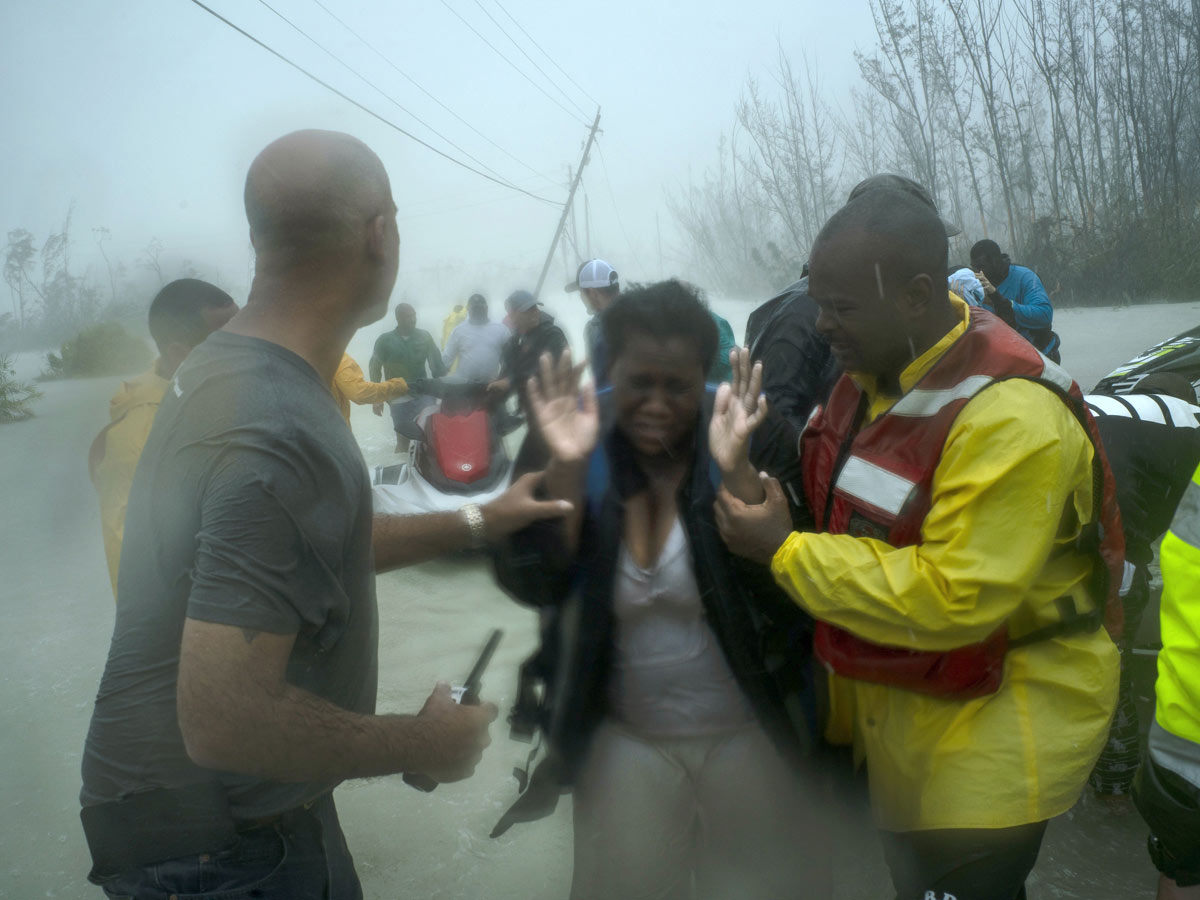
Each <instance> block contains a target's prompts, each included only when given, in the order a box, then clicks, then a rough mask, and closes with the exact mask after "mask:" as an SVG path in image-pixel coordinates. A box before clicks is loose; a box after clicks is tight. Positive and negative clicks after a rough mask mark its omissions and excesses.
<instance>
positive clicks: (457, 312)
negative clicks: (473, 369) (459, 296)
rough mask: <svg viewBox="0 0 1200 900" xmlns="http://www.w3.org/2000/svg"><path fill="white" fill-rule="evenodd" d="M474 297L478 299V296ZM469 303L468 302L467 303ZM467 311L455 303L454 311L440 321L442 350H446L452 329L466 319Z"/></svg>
mask: <svg viewBox="0 0 1200 900" xmlns="http://www.w3.org/2000/svg"><path fill="white" fill-rule="evenodd" d="M474 296H476V297H478V296H479V295H478V294H475V295H474ZM467 302H468V303H470V301H469V300H468V301H467ZM468 314H469V313H468V311H467V310H466V309H464V308H463V305H462V304H461V303H455V304H454V309H452V310H451V311H450V315H448V316H446V318H445V319H443V320H442V349H443V350H445V349H446V344H447V343H448V342H449V340H450V335H452V334H453V333H454V329H455V328H457V327H458V326H459V325H461V324H462V323H463V322H464V321H465V320H466V318H467V315H468Z"/></svg>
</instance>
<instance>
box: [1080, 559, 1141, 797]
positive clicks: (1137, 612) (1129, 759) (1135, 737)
mask: <svg viewBox="0 0 1200 900" xmlns="http://www.w3.org/2000/svg"><path fill="white" fill-rule="evenodd" d="M1149 601H1150V572H1149V570H1148V569H1147V568H1146V566H1138V567H1137V569H1136V570H1135V571H1134V573H1133V584H1132V585H1131V586H1130V588H1129V593H1127V594H1126V595H1125V596H1124V597H1122V598H1121V605H1122V606H1123V608H1124V611H1125V627H1124V630H1123V631H1122V633H1121V639H1120V640H1119V641H1117V649H1119V650H1120V651H1121V681H1120V690H1119V693H1118V695H1117V711H1116V713H1115V714H1114V715H1113V721H1112V726H1111V727H1110V728H1109V731H1108V740H1106V741H1105V742H1104V749H1103V750H1101V751H1100V758H1099V759H1098V760H1097V761H1096V768H1095V769H1093V770H1092V774H1091V777H1090V778H1089V779H1088V784H1089V785H1091V787H1092V790H1094V791H1095V792H1096V793H1098V794H1128V793H1129V790H1130V787H1131V786H1132V785H1133V775H1134V773H1135V772H1137V767H1138V755H1139V748H1140V746H1141V738H1140V735H1139V731H1138V712H1137V697H1136V696H1135V695H1134V688H1133V644H1134V638H1135V637H1136V636H1137V632H1138V628H1139V627H1140V626H1141V624H1142V614H1143V613H1144V612H1145V611H1146V604H1147V603H1148V602H1149Z"/></svg>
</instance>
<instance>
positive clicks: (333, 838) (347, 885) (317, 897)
mask: <svg viewBox="0 0 1200 900" xmlns="http://www.w3.org/2000/svg"><path fill="white" fill-rule="evenodd" d="M94 880H96V881H97V882H98V883H99V884H100V885H101V887H103V888H104V892H105V894H107V895H108V896H109V897H110V898H113V900H169V898H173V897H176V896H178V897H185V896H186V897H188V898H195V900H202V898H206V897H212V898H214V900H215V898H220V900H242V898H247V900H248V898H251V897H255V898H260V900H362V895H363V894H362V887H361V886H360V885H359V882H358V875H357V874H355V871H354V860H353V859H352V858H351V856H350V850H349V848H348V847H347V846H346V839H345V837H344V836H343V835H342V828H341V825H340V824H339V822H338V816H337V809H336V808H335V807H334V804H333V795H332V794H327V795H326V796H324V797H322V798H321V799H320V800H317V801H316V802H315V803H314V804H313V805H312V806H311V807H310V808H308V809H297V810H292V811H290V812H286V813H284V814H283V815H282V816H279V817H278V820H277V821H273V822H271V823H269V824H261V825H257V826H252V827H244V828H241V829H239V832H238V839H237V842H236V843H235V844H234V845H233V846H232V847H229V848H227V849H225V850H219V851H215V852H213V853H202V854H200V855H198V856H185V857H180V858H178V859H172V860H167V861H166V862H160V863H155V864H153V865H149V866H144V867H142V868H140V869H134V870H132V871H129V872H123V873H121V874H120V875H115V876H110V877H107V878H103V879H94Z"/></svg>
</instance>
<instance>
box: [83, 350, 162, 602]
mask: <svg viewBox="0 0 1200 900" xmlns="http://www.w3.org/2000/svg"><path fill="white" fill-rule="evenodd" d="M169 384H170V382H169V381H168V380H167V379H165V378H163V377H162V376H161V375H159V374H158V363H157V362H155V364H154V367H153V368H151V369H150V371H149V372H144V373H142V374H141V375H139V376H138V377H137V378H134V379H133V380H132V381H126V382H124V383H123V384H122V385H121V388H120V390H118V391H117V392H116V393H115V394H114V395H113V398H112V400H111V401H110V403H109V416H110V419H111V421H110V422H109V424H108V426H107V427H106V428H105V429H104V430H103V431H101V432H100V434H98V435H97V436H96V439H95V440H94V441H92V447H91V450H90V451H89V453H88V472H89V474H90V475H91V477H92V484H93V485H94V486H95V488H96V492H97V493H98V494H99V495H100V527H101V529H102V531H103V535H104V555H105V556H106V557H107V559H108V575H109V578H111V579H112V589H113V598H114V599H116V596H117V569H118V568H119V566H120V563H121V540H122V538H123V537H124V534H125V507H126V506H127V504H128V503H129V488H130V487H131V486H132V484H133V473H134V471H136V469H137V463H138V459H139V458H141V455H142V448H143V447H145V446H146V438H148V437H149V436H150V426H151V425H153V424H154V417H155V415H157V414H158V405H159V403H161V402H162V398H163V394H165V393H166V391H167V386H168V385H169Z"/></svg>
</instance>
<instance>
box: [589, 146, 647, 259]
mask: <svg viewBox="0 0 1200 900" xmlns="http://www.w3.org/2000/svg"><path fill="white" fill-rule="evenodd" d="M596 149H597V150H599V151H600V168H601V169H602V170H603V172H604V183H605V185H607V186H608V199H609V200H611V201H612V205H613V211H614V212H616V214H617V224H618V225H620V226H621V234H623V235H625V243H626V245H627V246H628V247H629V252H630V253H631V254H633V258H634V261H635V262H637V264H638V265H639V266H641V267H642V271H643V272H644V271H645V270H646V266H645V264H644V263H643V262H642V259H641V257H640V256H638V252H637V250H635V249H634V248H633V241H631V240H630V239H629V232H628V231H626V230H625V221H624V220H623V219H622V218H621V207H620V206H619V205H618V204H617V198H616V195H615V194H613V189H612V181H611V180H610V179H609V177H608V163H607V162H606V161H605V159H604V148H603V147H602V146H601V145H600V142H599V141H596Z"/></svg>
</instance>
